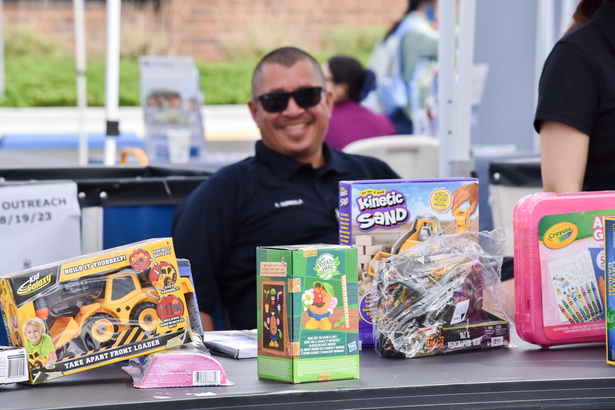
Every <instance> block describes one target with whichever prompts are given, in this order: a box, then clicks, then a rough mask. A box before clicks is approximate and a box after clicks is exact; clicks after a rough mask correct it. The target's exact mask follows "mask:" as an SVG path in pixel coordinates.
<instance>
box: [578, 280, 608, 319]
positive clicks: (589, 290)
mask: <svg viewBox="0 0 615 410" xmlns="http://www.w3.org/2000/svg"><path fill="white" fill-rule="evenodd" d="M585 288H586V289H587V292H586V291H585V289H583V295H585V294H587V295H589V299H590V301H591V303H592V306H593V307H594V310H595V311H596V316H597V317H598V320H602V319H604V318H603V317H602V313H601V312H600V309H598V305H596V299H595V298H594V294H593V292H592V290H591V288H590V287H589V284H587V283H586V284H585Z"/></svg>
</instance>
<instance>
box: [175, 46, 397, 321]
mask: <svg viewBox="0 0 615 410" xmlns="http://www.w3.org/2000/svg"><path fill="white" fill-rule="evenodd" d="M248 107H249V108H250V112H251V113H252V117H253V118H254V121H255V122H256V124H257V125H258V128H259V129H260V133H261V140H260V141H257V142H256V146H255V156H254V157H250V158H247V159H245V160H243V161H240V162H238V163H235V164H232V165H229V166H227V167H224V168H222V169H220V170H219V171H217V172H216V173H215V174H214V175H213V176H212V177H211V178H209V179H208V180H207V181H204V182H203V183H202V184H201V185H200V186H199V187H197V188H196V189H195V190H194V191H193V192H192V193H191V194H190V195H189V196H188V198H186V200H185V201H184V202H183V203H182V204H180V206H179V207H178V209H177V212H176V215H175V219H174V224H173V225H174V226H173V240H174V244H175V253H176V255H177V257H181V258H187V259H189V260H190V263H191V267H192V272H193V275H194V282H195V288H196V293H197V297H198V303H199V308H200V310H201V318H202V320H203V327H204V328H205V330H213V327H214V326H213V321H212V317H211V315H212V313H213V312H214V309H215V307H216V306H217V305H218V304H220V305H221V306H222V308H223V310H224V311H225V312H226V313H228V319H229V322H230V326H231V327H233V328H237V329H252V328H255V327H256V247H257V246H266V245H291V244H309V243H338V231H339V225H338V219H337V209H338V184H339V181H341V180H361V179H389V178H398V176H397V174H395V172H394V171H393V170H391V168H389V166H388V165H386V164H385V163H384V162H382V161H380V160H377V159H374V158H369V157H363V156H355V155H349V154H345V153H341V152H335V151H333V150H332V149H331V147H329V145H327V144H326V143H324V136H325V133H326V131H327V126H328V123H329V117H330V115H331V110H332V108H333V95H332V93H331V92H330V91H329V92H327V91H326V88H325V78H324V75H323V73H322V70H321V68H320V64H319V63H318V62H317V61H316V60H315V59H314V58H313V57H312V56H310V55H309V54H307V53H306V52H304V51H302V50H300V49H297V48H294V47H284V48H279V49H276V50H274V51H272V52H270V53H269V54H267V55H266V56H265V57H263V59H262V60H261V61H260V62H259V63H258V65H257V66H256V68H255V70H254V74H253V77H252V99H251V100H250V101H249V102H248Z"/></svg>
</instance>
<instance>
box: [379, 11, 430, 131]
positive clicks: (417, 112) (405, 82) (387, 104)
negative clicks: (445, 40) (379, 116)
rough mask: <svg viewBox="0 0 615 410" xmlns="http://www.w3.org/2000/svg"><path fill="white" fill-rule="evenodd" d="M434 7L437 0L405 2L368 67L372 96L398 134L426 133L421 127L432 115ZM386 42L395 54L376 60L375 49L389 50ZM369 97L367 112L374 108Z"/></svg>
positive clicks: (425, 125) (387, 53)
mask: <svg viewBox="0 0 615 410" xmlns="http://www.w3.org/2000/svg"><path fill="white" fill-rule="evenodd" d="M437 6H438V1H437V0H408V8H407V10H406V12H405V13H404V16H403V17H402V18H401V19H400V20H399V21H398V22H396V23H395V24H394V25H393V26H392V27H391V28H390V29H389V31H388V32H387V34H386V35H385V37H384V39H383V40H382V44H383V46H380V44H379V45H378V46H377V47H376V48H375V49H374V52H373V53H372V57H371V58H370V65H369V68H372V67H373V68H374V71H375V72H376V77H377V81H378V82H379V83H378V87H377V90H376V92H375V93H372V94H373V95H374V96H376V99H377V100H378V105H379V107H380V109H382V110H384V112H385V113H386V114H387V115H388V116H389V118H390V119H391V121H392V122H393V124H394V125H395V128H396V130H397V133H398V134H417V133H425V132H427V130H425V129H424V128H426V127H427V126H429V124H430V122H431V121H432V119H431V116H433V115H434V111H435V105H436V101H435V98H436V95H435V82H436V80H435V77H436V68H435V65H436V60H437V57H438V39H439V34H438V15H437V10H438V7H437ZM387 43H388V44H390V47H392V48H394V49H395V53H392V52H391V51H388V52H386V57H385V58H384V60H387V59H389V60H390V61H379V60H382V56H381V55H380V54H379V53H378V49H379V48H381V47H384V48H387V49H388V48H389V46H388V45H387ZM393 65H394V66H395V67H394V69H391V68H390V67H392V66H393ZM383 71H384V72H383ZM398 73H399V74H398ZM398 77H399V78H398ZM381 84H382V86H381ZM372 98H373V97H372V95H370V97H369V99H368V101H367V105H368V106H370V109H374V108H375V107H374V102H373V100H372Z"/></svg>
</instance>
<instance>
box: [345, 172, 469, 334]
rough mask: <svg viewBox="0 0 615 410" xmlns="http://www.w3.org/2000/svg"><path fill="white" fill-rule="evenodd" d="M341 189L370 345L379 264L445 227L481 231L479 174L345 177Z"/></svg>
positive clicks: (362, 321)
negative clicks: (376, 269)
mask: <svg viewBox="0 0 615 410" xmlns="http://www.w3.org/2000/svg"><path fill="white" fill-rule="evenodd" d="M339 189H340V193H339V201H340V203H339V210H340V216H339V219H340V229H339V242H340V244H342V245H350V246H355V247H357V249H358V254H359V260H358V270H359V272H358V274H359V340H360V341H361V343H362V345H364V346H371V345H373V344H374V337H373V333H372V332H373V329H372V317H371V310H370V308H371V303H372V302H371V300H372V297H371V287H372V281H373V278H374V275H375V268H374V266H376V265H377V264H378V263H379V261H381V260H382V259H384V258H386V257H388V256H391V255H395V254H398V253H399V252H402V251H404V250H406V249H408V248H409V247H411V246H413V245H415V244H417V243H419V242H422V241H424V240H425V239H427V238H429V237H430V236H432V235H434V234H435V233H437V232H440V231H444V232H445V233H449V234H450V233H457V232H466V231H470V232H478V180H477V179H476V178H437V179H392V180H373V181H341V182H340V184H339ZM372 261H373V262H372Z"/></svg>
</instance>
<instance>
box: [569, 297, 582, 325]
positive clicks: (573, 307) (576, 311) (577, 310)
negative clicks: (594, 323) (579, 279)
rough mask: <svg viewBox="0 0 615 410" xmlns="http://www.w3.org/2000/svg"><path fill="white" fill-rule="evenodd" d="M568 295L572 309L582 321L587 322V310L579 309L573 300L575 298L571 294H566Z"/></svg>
mask: <svg viewBox="0 0 615 410" xmlns="http://www.w3.org/2000/svg"><path fill="white" fill-rule="evenodd" d="M566 297H567V298H568V303H569V304H570V307H571V308H572V310H574V313H576V314H577V316H578V317H579V319H581V322H587V317H585V312H583V309H581V311H579V309H578V306H576V305H575V304H574V302H573V300H574V298H572V297H570V294H566Z"/></svg>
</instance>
